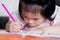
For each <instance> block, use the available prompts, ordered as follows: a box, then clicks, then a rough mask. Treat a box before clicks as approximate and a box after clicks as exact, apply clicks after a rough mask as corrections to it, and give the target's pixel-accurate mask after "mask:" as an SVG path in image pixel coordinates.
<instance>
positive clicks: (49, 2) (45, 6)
mask: <svg viewBox="0 0 60 40" xmlns="http://www.w3.org/2000/svg"><path fill="white" fill-rule="evenodd" d="M35 5H36V7H35ZM32 6H34V7H35V8H34V10H35V11H37V9H41V10H42V11H41V12H42V13H41V15H42V16H44V17H45V18H47V19H49V20H50V21H52V20H53V19H54V18H51V16H52V14H53V13H54V11H55V0H20V2H19V14H20V16H21V14H22V9H24V8H26V10H28V8H30V7H31V8H30V9H29V10H30V11H31V10H33V9H32ZM38 6H39V7H40V6H41V7H42V8H39V7H38ZM35 11H34V12H35ZM21 17H22V16H21Z"/></svg>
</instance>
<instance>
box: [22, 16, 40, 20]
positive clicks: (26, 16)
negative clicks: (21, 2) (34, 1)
mask: <svg viewBox="0 0 60 40" xmlns="http://www.w3.org/2000/svg"><path fill="white" fill-rule="evenodd" d="M23 16H24V17H26V18H28V17H27V16H25V15H23ZM29 19H40V18H29Z"/></svg>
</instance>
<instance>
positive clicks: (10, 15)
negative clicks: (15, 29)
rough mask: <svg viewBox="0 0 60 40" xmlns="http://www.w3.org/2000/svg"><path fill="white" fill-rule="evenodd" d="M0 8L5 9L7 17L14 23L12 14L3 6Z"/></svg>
mask: <svg viewBox="0 0 60 40" xmlns="http://www.w3.org/2000/svg"><path fill="white" fill-rule="evenodd" d="M2 7H3V8H4V9H5V11H6V12H7V14H8V16H9V17H10V19H11V20H12V21H13V22H15V19H14V17H13V16H12V13H11V12H9V10H8V9H7V7H6V6H5V5H4V4H2Z"/></svg>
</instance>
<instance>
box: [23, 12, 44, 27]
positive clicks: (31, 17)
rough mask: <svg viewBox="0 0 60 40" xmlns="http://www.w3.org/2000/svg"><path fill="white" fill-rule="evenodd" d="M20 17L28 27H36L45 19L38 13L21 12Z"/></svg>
mask: <svg viewBox="0 0 60 40" xmlns="http://www.w3.org/2000/svg"><path fill="white" fill-rule="evenodd" d="M22 17H23V19H24V21H25V22H26V24H28V25H29V26H32V27H34V26H37V25H40V24H41V23H43V22H44V20H45V18H44V17H43V16H41V14H40V13H36V14H35V13H32V12H23V13H22Z"/></svg>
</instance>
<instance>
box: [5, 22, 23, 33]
mask: <svg viewBox="0 0 60 40" xmlns="http://www.w3.org/2000/svg"><path fill="white" fill-rule="evenodd" d="M21 29H22V26H21V25H20V24H18V23H16V22H12V21H9V22H8V23H7V25H6V30H7V31H9V32H19V31H20V30H21Z"/></svg>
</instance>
